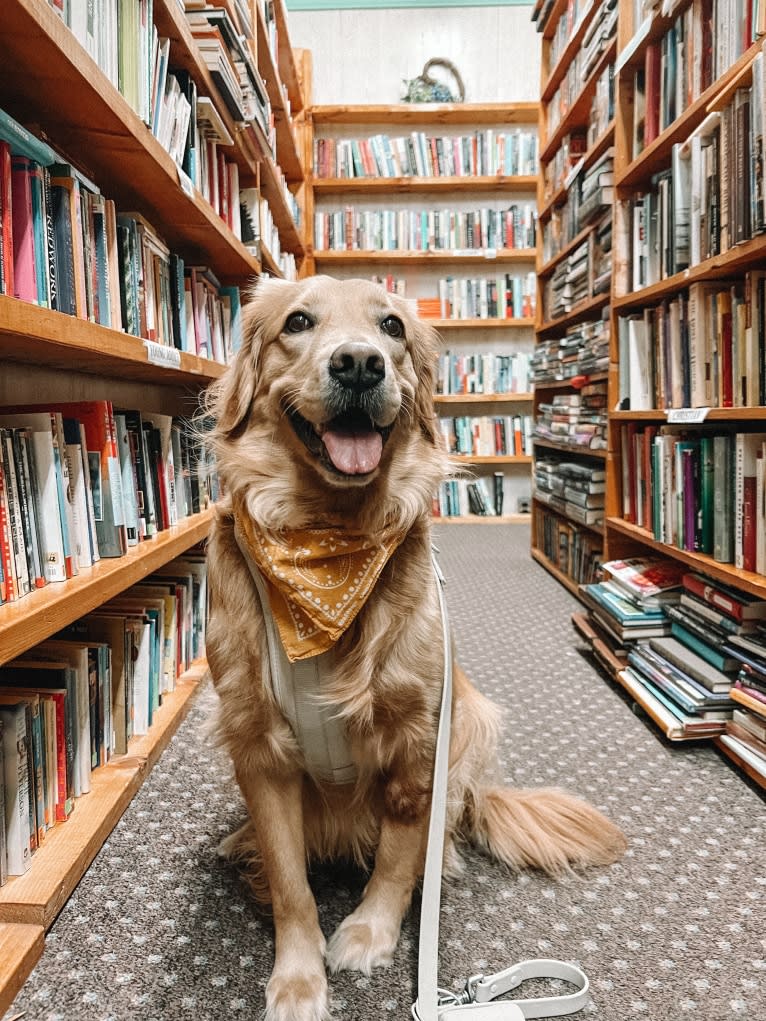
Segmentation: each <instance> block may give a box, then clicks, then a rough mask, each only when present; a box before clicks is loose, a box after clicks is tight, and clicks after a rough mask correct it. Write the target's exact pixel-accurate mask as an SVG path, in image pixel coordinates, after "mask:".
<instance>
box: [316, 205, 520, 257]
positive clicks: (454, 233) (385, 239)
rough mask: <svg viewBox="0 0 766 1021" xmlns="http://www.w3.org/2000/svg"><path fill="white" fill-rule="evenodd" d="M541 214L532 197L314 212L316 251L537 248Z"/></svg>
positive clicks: (486, 250)
mask: <svg viewBox="0 0 766 1021" xmlns="http://www.w3.org/2000/svg"><path fill="white" fill-rule="evenodd" d="M536 224H537V214H536V211H535V206H534V205H533V204H532V203H529V202H524V203H518V204H513V205H511V206H509V207H507V208H506V209H490V208H488V207H485V208H482V209H474V210H456V209H422V210H413V209H367V210H361V209H356V208H354V207H353V206H346V207H345V208H344V209H339V210H336V211H334V212H317V213H316V214H315V215H314V247H315V248H316V249H317V251H349V252H351V251H396V250H400V251H416V252H428V251H465V250H469V251H478V252H484V253H486V254H488V255H491V254H492V253H493V252H494V251H495V250H497V249H498V248H528V249H529V250H530V251H531V252H534V248H535V244H536V239H535V232H536Z"/></svg>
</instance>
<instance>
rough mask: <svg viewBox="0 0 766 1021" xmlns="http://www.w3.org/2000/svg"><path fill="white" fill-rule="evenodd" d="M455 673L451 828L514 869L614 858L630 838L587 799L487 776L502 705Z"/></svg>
mask: <svg viewBox="0 0 766 1021" xmlns="http://www.w3.org/2000/svg"><path fill="white" fill-rule="evenodd" d="M454 677H455V693H456V696H457V701H456V705H455V713H454V715H453V720H454V725H453V731H452V741H451V747H450V753H451V765H450V787H451V795H452V797H451V799H450V812H449V819H448V829H450V830H452V832H454V833H455V834H456V835H457V836H459V837H462V838H463V839H466V840H468V841H469V842H470V843H472V844H475V845H477V846H478V847H480V848H482V849H483V850H485V851H486V852H488V853H489V854H490V855H492V856H493V857H494V858H499V859H500V861H503V862H505V863H506V864H507V865H510V866H511V867H512V868H517V869H521V868H538V869H542V870H543V871H545V872H548V873H550V874H552V875H557V874H560V873H562V872H566V871H569V870H570V869H572V868H579V867H582V866H586V865H608V864H610V863H611V862H614V861H617V859H618V858H620V857H621V856H622V854H623V853H624V851H625V849H626V847H627V841H626V840H625V837H624V836H623V834H622V832H621V831H620V830H619V829H618V827H617V826H615V825H614V823H612V822H610V821H609V820H608V819H607V818H606V816H604V815H602V813H601V812H599V811H598V810H597V809H595V808H594V807H593V806H592V805H589V804H588V802H587V801H584V800H582V799H581V798H578V797H575V796H574V795H572V794H567V793H566V792H565V791H561V790H558V789H556V788H551V787H541V788H534V789H514V788H508V787H499V786H491V782H489V783H488V780H487V777H488V774H491V772H492V771H493V766H494V759H495V746H496V742H497V736H498V733H499V729H500V712H499V710H498V709H497V707H496V706H495V705H493V704H492V703H491V702H490V701H489V699H487V698H486V697H485V696H484V695H482V694H481V693H480V692H479V691H477V689H476V688H474V687H473V685H472V684H471V682H470V681H469V680H468V678H467V677H466V675H465V674H464V673H463V671H462V670H461V669H460V667H459V666H457V665H456V668H455V675H454Z"/></svg>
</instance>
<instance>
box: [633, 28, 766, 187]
mask: <svg viewBox="0 0 766 1021" xmlns="http://www.w3.org/2000/svg"><path fill="white" fill-rule="evenodd" d="M759 49H760V42H758V43H753V45H752V46H751V47H750V49H749V50H747V51H746V52H745V53H743V54H742V56H741V57H740V58H739V60H737V61H735V63H734V64H732V66H731V67H730V68H729V70H728V71H725V72H724V74H722V75H721V77H720V78H719V79H718V80H717V81H715V82H713V84H712V85H710V86H709V87H708V88H707V89H705V91H704V92H703V93H702V94H701V95H700V96H699V98H697V99H696V100H695V101H694V102H693V103H692V104H691V105H690V106H688V107H687V108H686V110H684V112H683V113H682V114H681V115H680V117H677V118H676V119H675V120H674V121H673V123H672V124H671V125H669V126H668V127H667V128H665V130H664V131H662V132H661V133H660V134H659V135H658V136H657V138H655V139H654V141H653V142H652V143H651V144H650V145H648V146H647V147H646V149H644V150H643V152H641V153H640V154H639V155H638V156H637V157H636V159H634V160H633V161H632V162H631V163H629V164H628V165H627V167H625V168H624V170H623V171H622V173H620V174H619V175H615V179H616V183H617V187H618V188H635V187H636V186H637V185H640V184H645V183H646V182H647V181H648V180H649V179H650V178H651V177H652V176H653V175H654V174H656V173H657V172H658V171H660V170H664V169H666V168H667V167H669V166H670V155H671V150H672V148H673V145H674V144H675V143H676V142H683V141H685V140H686V139H687V138H688V137H689V135H690V134H691V133H692V131H694V129H695V128H697V127H698V126H699V125H700V124H701V123H702V121H703V120H704V119H705V117H706V116H707V114H708V112H709V110H710V108H711V104H713V103H714V102H715V100H716V98H717V97H718V95H719V94H720V93H722V92H724V91H725V90H726V88H727V85H728V83H729V82H731V81H733V80H734V79H735V78H737V77H738V75H739V74H740V73H741V71H742V69H743V68H745V67H748V66H749V65H750V64H751V63H752V60H753V57H754V56H755V54H756V53H757V52H758V50H759Z"/></svg>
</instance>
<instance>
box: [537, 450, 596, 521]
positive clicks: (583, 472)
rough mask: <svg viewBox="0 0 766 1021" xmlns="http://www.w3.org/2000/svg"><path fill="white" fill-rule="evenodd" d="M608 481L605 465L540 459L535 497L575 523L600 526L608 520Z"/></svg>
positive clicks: (538, 460) (538, 461)
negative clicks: (605, 502) (606, 496)
mask: <svg viewBox="0 0 766 1021" xmlns="http://www.w3.org/2000/svg"><path fill="white" fill-rule="evenodd" d="M605 479H606V472H605V471H604V468H603V465H588V464H586V463H584V462H579V461H561V460H558V459H555V458H538V459H537V460H536V461H535V489H534V495H535V498H536V499H537V500H539V501H540V502H541V503H545V504H547V505H548V506H549V507H552V508H553V509H554V510H557V511H560V512H561V513H562V514H565V515H566V516H567V517H568V518H571V519H572V520H573V521H577V522H579V523H580V524H583V525H600V524H601V523H602V522H603V520H604V491H605V489H606V481H605Z"/></svg>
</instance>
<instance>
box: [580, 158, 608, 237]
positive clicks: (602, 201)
mask: <svg viewBox="0 0 766 1021" xmlns="http://www.w3.org/2000/svg"><path fill="white" fill-rule="evenodd" d="M578 183H579V194H580V201H579V206H578V209H577V226H578V229H579V230H582V229H583V228H584V227H586V226H587V225H588V224H589V223H590V222H591V220H592V219H593V218H594V216H596V215H597V214H598V213H600V212H601V211H602V210H603V209H604V208H605V207H606V206H610V207H611V205H612V195H613V190H614V189H613V185H614V147H610V148H609V149H607V151H606V152H605V153H604V155H603V156H602V157H601V158H600V159H599V160H597V161H596V163H595V164H594V166H592V167H589V168H588V170H587V171H585V172H584V173H583V174H582V176H581V177H580V178H579V182H578Z"/></svg>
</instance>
